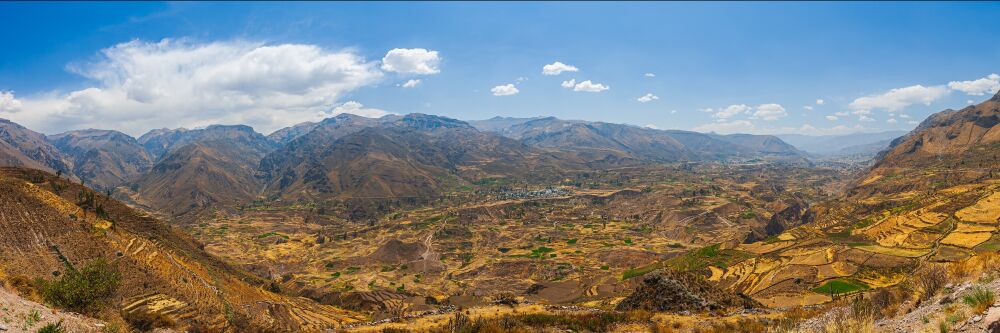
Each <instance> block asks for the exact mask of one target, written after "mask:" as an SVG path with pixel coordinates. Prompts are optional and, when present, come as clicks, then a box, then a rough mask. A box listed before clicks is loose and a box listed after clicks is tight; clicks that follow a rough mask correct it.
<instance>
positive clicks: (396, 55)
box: [382, 48, 441, 75]
mask: <svg viewBox="0 0 1000 333" xmlns="http://www.w3.org/2000/svg"><path fill="white" fill-rule="evenodd" d="M440 62H441V58H440V57H438V52H437V51H429V50H427V49H421V48H417V49H392V50H389V52H387V53H386V54H385V57H382V70H384V71H386V72H395V73H400V74H414V75H429V74H437V73H440V72H441V70H440V69H438V64H439V63H440Z"/></svg>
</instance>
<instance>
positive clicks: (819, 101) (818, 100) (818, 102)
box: [816, 98, 826, 105]
mask: <svg viewBox="0 0 1000 333" xmlns="http://www.w3.org/2000/svg"><path fill="white" fill-rule="evenodd" d="M823 103H826V101H824V100H823V99H822V98H821V99H817V100H816V105H823Z"/></svg>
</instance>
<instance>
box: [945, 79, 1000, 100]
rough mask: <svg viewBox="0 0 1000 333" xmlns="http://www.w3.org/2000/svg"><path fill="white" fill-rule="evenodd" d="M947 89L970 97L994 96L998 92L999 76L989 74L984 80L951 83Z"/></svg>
mask: <svg viewBox="0 0 1000 333" xmlns="http://www.w3.org/2000/svg"><path fill="white" fill-rule="evenodd" d="M948 88H951V89H952V90H958V91H961V92H964V93H966V94H967V95H972V96H982V95H986V94H995V93H997V91H1000V75H997V74H990V75H987V76H986V77H984V78H981V79H978V80H972V81H951V82H948Z"/></svg>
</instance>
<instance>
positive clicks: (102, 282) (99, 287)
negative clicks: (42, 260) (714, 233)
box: [38, 259, 121, 312]
mask: <svg viewBox="0 0 1000 333" xmlns="http://www.w3.org/2000/svg"><path fill="white" fill-rule="evenodd" d="M120 280H121V279H120V277H119V276H118V271H117V270H115V269H114V267H112V266H111V265H110V264H108V263H107V261H105V260H104V259H97V260H94V261H91V262H90V263H87V265H86V266H84V267H83V268H82V269H79V270H76V269H72V268H71V269H69V270H68V271H67V272H66V273H65V274H63V275H62V276H61V277H59V278H58V279H56V280H54V281H51V282H50V281H45V280H39V281H38V285H39V288H38V289H39V290H40V291H41V294H42V298H43V299H45V301H46V302H48V303H50V304H52V305H54V306H57V307H61V308H66V309H70V310H74V311H78V312H88V311H91V310H95V309H96V308H97V307H98V306H99V305H100V304H101V303H102V302H103V301H104V300H106V299H107V298H108V297H110V296H111V294H112V293H114V291H115V289H117V288H118V283H119V282H120Z"/></svg>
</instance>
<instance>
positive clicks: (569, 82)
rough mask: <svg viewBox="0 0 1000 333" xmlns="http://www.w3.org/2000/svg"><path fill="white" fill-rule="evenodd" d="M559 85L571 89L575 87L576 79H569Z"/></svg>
mask: <svg viewBox="0 0 1000 333" xmlns="http://www.w3.org/2000/svg"><path fill="white" fill-rule="evenodd" d="M559 85H560V86H562V87H563V88H573V86H575V85H576V79H569V80H566V81H563V82H562V83H560V84H559Z"/></svg>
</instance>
